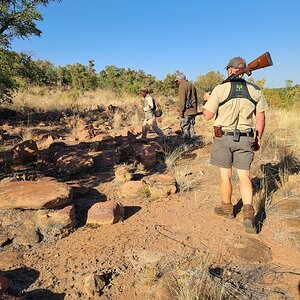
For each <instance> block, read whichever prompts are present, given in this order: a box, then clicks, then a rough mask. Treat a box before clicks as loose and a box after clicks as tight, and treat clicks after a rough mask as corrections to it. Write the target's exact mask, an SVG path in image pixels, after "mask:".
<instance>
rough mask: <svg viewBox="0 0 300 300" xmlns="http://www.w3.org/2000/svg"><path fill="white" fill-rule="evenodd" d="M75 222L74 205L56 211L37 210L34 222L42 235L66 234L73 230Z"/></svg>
mask: <svg viewBox="0 0 300 300" xmlns="http://www.w3.org/2000/svg"><path fill="white" fill-rule="evenodd" d="M75 221H76V219H75V207H74V205H69V206H66V207H64V208H63V209H58V210H48V211H47V210H39V211H37V214H36V215H35V220H34V222H35V224H36V226H37V227H38V228H39V230H40V231H41V233H42V234H43V235H45V234H51V235H60V234H63V235H64V234H68V233H69V231H70V230H71V229H72V228H74V226H75Z"/></svg>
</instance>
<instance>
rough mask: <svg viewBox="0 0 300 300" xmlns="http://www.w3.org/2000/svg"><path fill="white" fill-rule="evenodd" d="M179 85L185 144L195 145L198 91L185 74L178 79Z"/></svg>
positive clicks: (181, 123)
mask: <svg viewBox="0 0 300 300" xmlns="http://www.w3.org/2000/svg"><path fill="white" fill-rule="evenodd" d="M175 81H177V82H178V84H179V103H178V112H179V116H180V127H181V130H182V134H183V138H184V142H185V143H186V144H191V145H192V144H194V143H195V128H194V126H195V116H196V115H197V105H198V99H197V91H196V88H195V87H194V85H193V84H192V83H190V82H189V81H188V80H187V79H186V76H185V75H184V74H181V75H179V76H177V77H176V79H175Z"/></svg>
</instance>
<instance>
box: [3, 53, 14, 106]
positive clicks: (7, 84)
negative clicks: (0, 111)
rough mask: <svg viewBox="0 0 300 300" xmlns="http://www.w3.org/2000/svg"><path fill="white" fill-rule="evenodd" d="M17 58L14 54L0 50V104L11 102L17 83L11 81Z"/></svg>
mask: <svg viewBox="0 0 300 300" xmlns="http://www.w3.org/2000/svg"><path fill="white" fill-rule="evenodd" d="M16 61H17V56H16V55H15V53H14V52H10V51H6V50H4V49H0V103H1V102H11V99H12V96H13V93H14V92H15V91H16V90H17V87H18V86H17V83H16V81H15V80H13V75H14V74H13V73H14V68H13V67H12V66H14V65H15V63H16Z"/></svg>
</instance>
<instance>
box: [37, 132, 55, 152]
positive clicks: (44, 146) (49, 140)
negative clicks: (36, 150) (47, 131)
mask: <svg viewBox="0 0 300 300" xmlns="http://www.w3.org/2000/svg"><path fill="white" fill-rule="evenodd" d="M53 143H54V138H53V137H52V135H49V136H48V137H47V139H46V140H45V141H43V142H42V143H41V144H40V148H41V149H48V148H49V147H50V145H51V144H53Z"/></svg>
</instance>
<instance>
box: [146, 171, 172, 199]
mask: <svg viewBox="0 0 300 300" xmlns="http://www.w3.org/2000/svg"><path fill="white" fill-rule="evenodd" d="M146 184H147V185H148V188H149V191H150V194H151V196H153V197H158V198H163V197H167V196H169V195H171V194H175V193H176V191H177V187H176V180H175V178H174V177H172V176H170V175H164V174H161V175H153V176H151V177H149V178H148V179H146Z"/></svg>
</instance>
